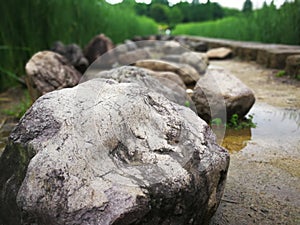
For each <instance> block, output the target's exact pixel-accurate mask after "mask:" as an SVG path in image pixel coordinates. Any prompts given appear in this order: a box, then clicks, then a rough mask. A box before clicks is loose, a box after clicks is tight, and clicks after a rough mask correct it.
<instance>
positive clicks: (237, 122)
mask: <svg viewBox="0 0 300 225" xmlns="http://www.w3.org/2000/svg"><path fill="white" fill-rule="evenodd" d="M210 125H212V126H217V127H223V126H226V127H227V128H232V129H235V130H241V129H244V128H255V127H256V124H255V123H254V122H253V115H251V114H250V115H248V116H247V117H244V118H239V116H238V115H237V114H233V115H232V117H231V118H230V120H229V121H227V123H226V124H225V123H224V122H223V121H222V119H221V118H214V119H212V120H211V122H210Z"/></svg>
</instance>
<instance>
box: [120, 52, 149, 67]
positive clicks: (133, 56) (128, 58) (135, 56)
mask: <svg viewBox="0 0 300 225" xmlns="http://www.w3.org/2000/svg"><path fill="white" fill-rule="evenodd" d="M149 58H151V56H150V54H149V52H148V51H147V50H146V49H137V50H134V51H130V52H126V53H123V54H120V55H118V62H119V63H120V65H130V64H133V63H135V62H136V61H138V60H141V59H149Z"/></svg>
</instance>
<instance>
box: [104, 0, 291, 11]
mask: <svg viewBox="0 0 300 225" xmlns="http://www.w3.org/2000/svg"><path fill="white" fill-rule="evenodd" d="M106 1H107V2H109V3H112V4H115V3H119V2H122V0H106ZM136 1H137V2H145V3H150V2H151V0H136ZM187 1H191V0H187ZM251 1H252V3H253V8H254V9H257V8H261V7H262V5H263V4H264V2H265V1H266V2H267V3H268V4H270V2H271V1H272V0H265V1H264V0H251ZM285 1H287V0H274V3H275V5H276V6H277V8H278V7H280V6H281V5H282V4H283V3H284V2H285ZM290 1H291V0H290ZM169 2H170V3H171V4H176V3H178V2H180V0H169ZM206 2H207V0H200V3H206ZM211 2H217V3H219V4H220V5H221V6H223V7H228V8H236V9H240V10H241V9H242V8H243V4H244V2H245V0H211Z"/></svg>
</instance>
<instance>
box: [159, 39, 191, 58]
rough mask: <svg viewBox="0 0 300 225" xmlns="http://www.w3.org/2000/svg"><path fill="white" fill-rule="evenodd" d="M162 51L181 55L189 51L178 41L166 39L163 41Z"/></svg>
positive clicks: (167, 53)
mask: <svg viewBox="0 0 300 225" xmlns="http://www.w3.org/2000/svg"><path fill="white" fill-rule="evenodd" d="M162 51H163V53H164V54H166V55H179V54H182V53H184V52H186V51H188V49H186V48H184V47H182V45H180V44H179V43H178V42H177V41H166V42H163V46H162Z"/></svg>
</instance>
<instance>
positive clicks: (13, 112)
mask: <svg viewBox="0 0 300 225" xmlns="http://www.w3.org/2000/svg"><path fill="white" fill-rule="evenodd" d="M31 104H32V101H31V98H30V96H29V93H28V91H25V92H24V98H23V100H22V101H21V102H20V103H19V104H17V105H15V106H14V107H12V108H10V109H4V110H1V112H2V113H4V114H5V115H7V116H12V117H14V118H17V119H20V118H21V117H22V116H23V115H24V114H25V112H26V111H27V109H28V108H29V107H30V106H31Z"/></svg>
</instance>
